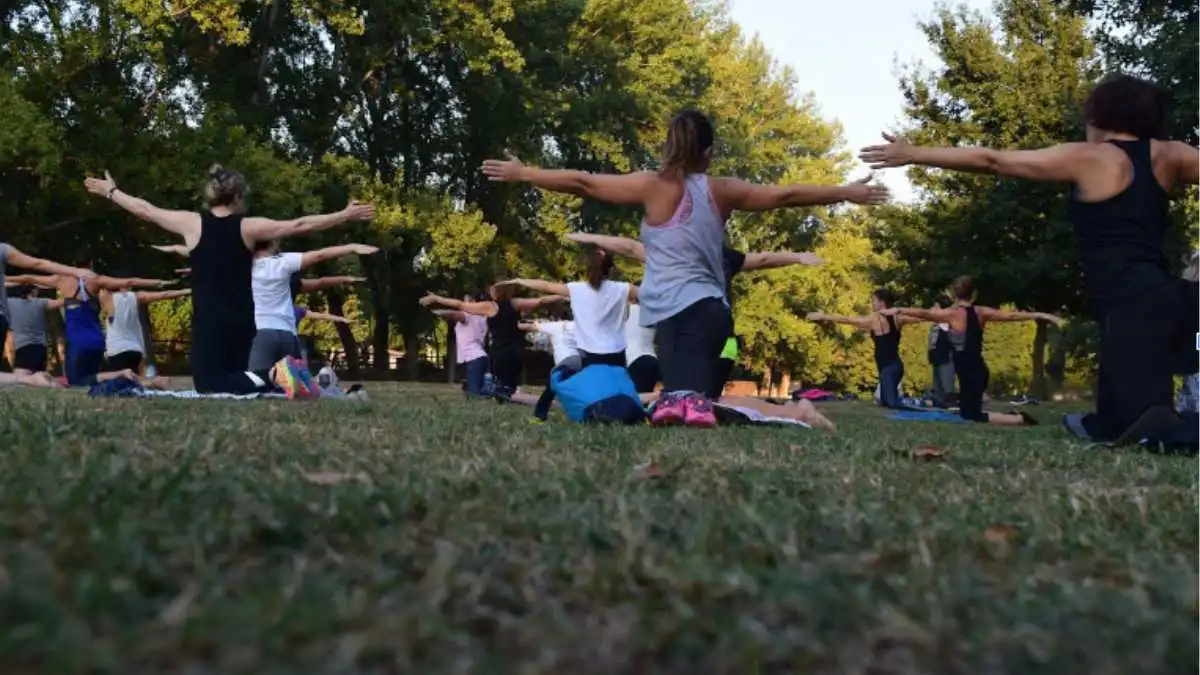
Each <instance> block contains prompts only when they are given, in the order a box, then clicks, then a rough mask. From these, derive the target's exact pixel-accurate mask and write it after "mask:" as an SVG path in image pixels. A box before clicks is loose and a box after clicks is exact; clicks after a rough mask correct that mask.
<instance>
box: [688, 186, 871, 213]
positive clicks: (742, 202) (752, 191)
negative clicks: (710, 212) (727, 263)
mask: <svg viewBox="0 0 1200 675" xmlns="http://www.w3.org/2000/svg"><path fill="white" fill-rule="evenodd" d="M871 178H872V176H867V177H866V178H864V179H862V180H858V181H855V182H853V183H847V184H846V185H804V184H795V185H757V184H755V183H747V182H746V181H744V180H738V179H736V178H718V179H715V180H712V181H711V182H710V185H712V188H713V193H714V194H713V196H714V197H716V201H717V204H719V205H720V206H721V208H722V210H723V211H724V214H723V215H725V216H726V217H728V216H729V214H730V212H732V211H770V210H772V209H784V208H789V207H794V206H820V205H823V204H837V203H839V202H853V203H855V204H882V203H884V202H886V201H887V200H888V190H887V188H886V187H883V186H880V185H868V184H867V182H868V181H870V180H871Z"/></svg>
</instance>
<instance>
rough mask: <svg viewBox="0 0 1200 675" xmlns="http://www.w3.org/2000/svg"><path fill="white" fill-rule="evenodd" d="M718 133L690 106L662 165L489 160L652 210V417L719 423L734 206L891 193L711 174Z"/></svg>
mask: <svg viewBox="0 0 1200 675" xmlns="http://www.w3.org/2000/svg"><path fill="white" fill-rule="evenodd" d="M714 140H715V133H714V129H713V125H712V122H710V121H709V119H708V118H707V117H706V116H705V115H704V114H703V113H701V112H699V111H697V110H684V111H682V112H680V113H679V114H677V115H675V117H674V118H673V119H672V120H671V123H670V125H669V126H668V128H667V139H666V145H665V147H664V153H663V158H662V162H661V164H660V165H659V169H658V171H639V172H636V173H631V174H622V175H611V174H593V173H588V172H586V171H569V170H556V169H539V168H535V167H532V166H525V165H524V164H522V163H521V162H520V161H519V160H517V159H516V158H514V157H511V156H510V157H509V158H508V159H507V160H488V161H486V162H484V163H483V172H484V174H486V175H487V177H488V178H489V179H490V180H493V181H506V182H527V183H532V184H533V185H536V186H537V187H540V188H543V189H547V190H554V191H556V192H565V193H569V194H574V195H582V196H585V197H588V198H590V199H595V200H598V201H603V202H608V203H610V204H627V205H634V204H640V205H641V206H642V207H643V209H645V217H644V219H643V221H642V243H643V244H644V245H645V247H646V277H645V279H644V281H643V282H642V286H641V291H640V295H641V297H640V299H639V303H640V304H641V323H642V325H644V326H654V327H656V329H657V332H658V335H657V339H658V356H659V365H660V367H661V368H662V376H663V392H664V393H663V395H662V396H661V397H660V398H659V400H658V402H657V405H656V408H655V411H654V416H653V419H652V421H653V422H654V423H655V424H680V423H683V424H687V425H689V426H713V425H714V424H716V418H715V416H714V415H713V411H712V403H711V401H709V399H708V398H707V397H706V396H705V395H704V394H703V392H704V391H705V390H706V389H707V388H708V387H710V386H711V384H712V382H713V380H714V377H715V375H714V373H715V369H716V365H717V359H718V357H719V356H720V353H721V347H722V346H723V344H724V342H725V339H726V338H727V337H728V336H729V335H730V332H731V330H732V319H731V317H730V315H729V306H728V305H727V304H726V302H725V299H724V296H725V284H724V272H723V266H722V255H721V249H722V246H723V245H724V228H725V221H726V220H727V219H728V218H729V216H730V214H731V213H733V212H734V211H767V210H771V209H781V208H788V207H794V206H814V205H818V204H833V203H837V202H843V201H850V202H854V203H858V204H879V203H882V202H884V201H885V200H886V199H887V190H886V189H885V188H883V187H877V186H871V185H868V184H867V181H866V180H864V181H860V182H855V183H850V184H848V185H843V186H824V185H782V186H765V185H755V184H753V183H747V182H745V181H742V180H738V179H735V178H709V177H708V176H707V175H705V172H706V171H708V165H709V162H710V161H711V160H712V149H713V141H714ZM868 180H869V177H868Z"/></svg>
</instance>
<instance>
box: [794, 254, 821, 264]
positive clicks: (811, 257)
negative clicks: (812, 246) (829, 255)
mask: <svg viewBox="0 0 1200 675" xmlns="http://www.w3.org/2000/svg"><path fill="white" fill-rule="evenodd" d="M797 257H798V259H799V260H800V264H801V265H824V264H825V259H824V258H822V257H821V256H819V255H817V254H816V253H812V252H804V253H801V254H800V255H799V256H797Z"/></svg>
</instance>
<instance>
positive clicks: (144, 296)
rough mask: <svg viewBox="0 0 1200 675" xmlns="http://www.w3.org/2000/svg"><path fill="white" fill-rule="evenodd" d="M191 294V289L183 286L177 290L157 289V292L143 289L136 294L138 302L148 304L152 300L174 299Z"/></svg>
mask: <svg viewBox="0 0 1200 675" xmlns="http://www.w3.org/2000/svg"><path fill="white" fill-rule="evenodd" d="M191 294H192V289H190V288H184V289H182V290H178V291H159V292H157V293H154V292H149V293H148V292H145V291H143V292H141V293H138V294H137V299H138V302H140V303H142V304H146V305H148V304H150V303H152V302H159V301H160V300H174V299H175V298H182V297H184V296H188V295H191Z"/></svg>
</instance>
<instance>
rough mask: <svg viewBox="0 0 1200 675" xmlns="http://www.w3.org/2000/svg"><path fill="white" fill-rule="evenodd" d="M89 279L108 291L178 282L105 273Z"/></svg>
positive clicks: (159, 286) (155, 286)
mask: <svg viewBox="0 0 1200 675" xmlns="http://www.w3.org/2000/svg"><path fill="white" fill-rule="evenodd" d="M89 281H93V282H95V284H96V285H97V286H98V287H100V288H103V289H104V290H107V291H123V290H126V289H130V288H163V287H165V286H170V285H171V284H173V283H176V280H174V279H172V280H167V279H143V278H141V277H129V278H124V277H109V276H105V275H103V274H97V275H95V276H93V277H92V278H91V279H89Z"/></svg>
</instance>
